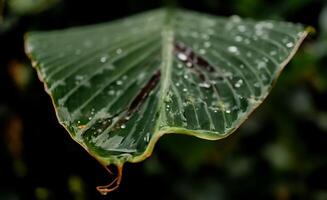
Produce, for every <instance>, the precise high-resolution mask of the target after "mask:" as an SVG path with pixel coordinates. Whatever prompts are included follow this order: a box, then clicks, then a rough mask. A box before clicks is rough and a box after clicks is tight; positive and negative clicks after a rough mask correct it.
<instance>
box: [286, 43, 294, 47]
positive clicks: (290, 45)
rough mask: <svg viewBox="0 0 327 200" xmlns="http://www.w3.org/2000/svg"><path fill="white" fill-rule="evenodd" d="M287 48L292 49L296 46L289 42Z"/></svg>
mask: <svg viewBox="0 0 327 200" xmlns="http://www.w3.org/2000/svg"><path fill="white" fill-rule="evenodd" d="M286 46H287V47H288V48H291V47H293V46H294V44H293V42H289V43H287V44H286Z"/></svg>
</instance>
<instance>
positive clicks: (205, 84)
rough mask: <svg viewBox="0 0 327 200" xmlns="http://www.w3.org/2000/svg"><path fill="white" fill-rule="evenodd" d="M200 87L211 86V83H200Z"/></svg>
mask: <svg viewBox="0 0 327 200" xmlns="http://www.w3.org/2000/svg"><path fill="white" fill-rule="evenodd" d="M199 87H203V88H210V84H209V83H207V82H203V83H199Z"/></svg>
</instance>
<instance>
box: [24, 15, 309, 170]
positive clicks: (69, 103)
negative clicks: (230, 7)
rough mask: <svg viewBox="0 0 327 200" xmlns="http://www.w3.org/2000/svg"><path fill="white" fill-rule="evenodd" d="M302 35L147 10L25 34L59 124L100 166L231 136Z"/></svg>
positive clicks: (276, 25)
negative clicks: (160, 146) (174, 144)
mask: <svg viewBox="0 0 327 200" xmlns="http://www.w3.org/2000/svg"><path fill="white" fill-rule="evenodd" d="M306 35H307V31H306V29H305V28H304V27H303V26H302V25H299V24H292V23H287V22H277V21H253V20H250V19H240V18H239V17H237V16H232V17H229V18H225V17H214V16H210V15H204V14H199V13H196V12H191V11H185V10H165V9H160V10H154V11H149V12H146V13H142V14H139V15H135V16H131V17H128V18H126V19H122V20H117V21H114V22H110V23H104V24H99V25H93V26H86V27H80V28H72V29H67V30H59V31H50V32H36V33H30V34H28V35H27V38H26V51H27V53H28V55H29V56H30V58H31V59H32V60H33V65H34V66H35V67H36V68H37V72H38V74H39V77H40V78H41V80H42V81H43V82H44V83H45V87H46V90H47V92H48V93H49V94H50V96H51V97H52V100H53V103H54V106H55V109H56V113H57V116H58V119H59V121H60V123H61V124H62V125H63V126H64V127H65V128H66V129H67V130H68V132H69V133H70V135H71V136H72V138H73V139H74V140H76V141H77V142H78V143H79V144H81V145H82V146H83V147H84V148H85V149H86V150H87V151H88V152H89V153H90V154H91V155H93V156H94V157H96V158H97V159H98V160H99V161H100V162H101V163H102V164H104V165H108V164H116V165H122V164H123V163H124V162H126V161H129V162H139V161H141V160H143V159H145V158H146V157H148V156H149V155H150V154H151V152H152V150H153V147H154V145H155V143H156V141H157V140H158V139H159V138H160V137H161V136H162V135H164V134H168V133H178V134H189V135H194V136H197V137H200V138H205V139H209V140H216V139H221V138H224V137H226V136H228V135H229V134H231V133H232V132H233V131H234V130H235V129H236V128H237V127H239V126H240V124H241V123H242V122H243V121H244V120H245V119H246V118H247V117H248V115H249V114H250V113H251V112H252V111H253V110H254V109H255V108H256V107H257V106H258V105H259V104H260V103H261V102H262V101H263V99H264V98H265V97H266V96H267V94H268V93H269V91H270V89H271V87H272V84H273V82H274V81H275V80H276V78H277V77H278V75H279V74H280V72H281V70H282V69H283V68H284V66H285V65H286V63H287V62H288V61H289V60H290V58H291V57H292V56H293V54H294V53H295V51H296V50H297V49H298V47H299V45H300V43H301V42H302V40H303V39H304V38H305V36H306Z"/></svg>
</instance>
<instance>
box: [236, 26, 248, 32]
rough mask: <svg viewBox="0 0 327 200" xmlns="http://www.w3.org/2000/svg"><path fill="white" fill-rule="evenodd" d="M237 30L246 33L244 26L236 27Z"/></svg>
mask: <svg viewBox="0 0 327 200" xmlns="http://www.w3.org/2000/svg"><path fill="white" fill-rule="evenodd" d="M237 29H238V30H239V31H240V32H245V31H246V27H245V26H244V25H238V26H237Z"/></svg>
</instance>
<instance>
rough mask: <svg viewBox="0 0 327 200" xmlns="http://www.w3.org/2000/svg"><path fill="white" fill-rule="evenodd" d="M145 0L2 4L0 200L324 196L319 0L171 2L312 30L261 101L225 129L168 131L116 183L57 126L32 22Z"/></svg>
mask: <svg viewBox="0 0 327 200" xmlns="http://www.w3.org/2000/svg"><path fill="white" fill-rule="evenodd" d="M165 2H166V1H154V0H119V1H100V0H93V1H86V0H65V1H64V0H6V1H5V0H0V199H1V200H2V199H6V200H7V199H8V200H19V199H22V200H24V199H37V200H47V199H51V200H52V199H60V200H66V199H67V200H88V199H183V200H184V199H185V200H211V199H212V200H216V199H222V200H232V199H244V198H250V199H274V200H291V199H313V200H326V199H327V156H326V154H327V66H326V65H327V2H325V1H324V0H287V1H285V0H270V1H267V0H230V1H222V0H220V1H219V0H202V1H196V0H193V1H192V0H176V1H172V0H171V1H170V2H173V3H175V4H176V5H178V6H179V7H183V8H187V9H192V10H196V11H200V12H205V13H210V14H214V15H222V16H229V15H233V14H237V15H240V16H241V17H250V18H254V19H276V20H287V21H291V22H300V23H303V24H306V25H311V26H313V27H315V29H316V34H315V35H312V36H311V37H309V38H308V39H306V41H305V42H304V44H303V45H302V47H301V49H300V50H299V52H298V53H297V54H296V56H295V57H294V59H293V60H292V61H291V63H290V64H289V65H288V66H287V67H286V69H285V70H284V73H282V75H281V77H280V79H279V81H278V82H277V84H276V86H275V88H274V89H273V90H272V93H271V94H270V95H269V97H268V99H267V100H266V101H265V102H264V103H263V104H262V105H261V106H260V107H259V108H258V109H257V110H256V111H255V113H254V114H253V115H252V116H251V117H250V118H249V119H248V120H247V121H246V122H245V123H244V124H243V125H242V127H241V128H240V129H239V130H238V131H237V132H236V133H234V134H233V135H232V136H230V137H228V138H227V139H224V140H221V141H205V140H201V139H197V138H194V137H189V136H177V135H170V136H165V137H163V138H162V139H161V140H160V141H159V143H158V144H157V146H156V148H155V151H154V153H153V155H152V156H151V157H150V158H149V159H147V160H145V161H144V162H142V163H138V164H126V166H125V168H124V174H123V182H122V184H121V187H120V188H119V189H118V190H117V191H115V192H113V193H110V194H109V195H108V196H101V195H100V194H98V192H97V191H96V189H95V186H97V185H101V184H106V183H108V182H109V180H110V177H109V175H108V174H107V172H106V171H105V169H104V168H103V167H102V166H101V165H100V164H99V163H98V162H97V161H96V160H95V159H93V158H92V157H91V156H89V155H88V154H87V153H86V152H85V151H84V150H83V149H82V148H81V147H80V146H79V145H78V144H77V143H75V142H74V141H73V140H72V139H71V138H70V136H69V134H68V133H67V132H66V131H65V130H64V128H62V127H61V126H60V125H59V123H58V122H57V119H56V117H55V113H54V110H53V107H52V103H51V100H50V98H49V96H48V95H47V94H46V93H45V91H44V89H43V85H42V83H41V82H40V81H39V80H38V78H37V75H36V72H35V71H34V69H33V68H32V67H31V66H30V63H29V60H28V59H27V58H26V56H25V54H24V48H23V44H24V41H23V37H24V34H25V33H26V32H28V31H31V30H52V29H59V28H66V27H72V26H79V25H87V24H92V23H99V22H105V21H110V20H113V19H117V18H120V17H123V16H128V15H131V14H134V13H137V12H142V11H145V10H149V9H152V8H158V7H161V6H164V5H165V4H166V3H165Z"/></svg>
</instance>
